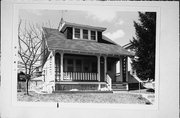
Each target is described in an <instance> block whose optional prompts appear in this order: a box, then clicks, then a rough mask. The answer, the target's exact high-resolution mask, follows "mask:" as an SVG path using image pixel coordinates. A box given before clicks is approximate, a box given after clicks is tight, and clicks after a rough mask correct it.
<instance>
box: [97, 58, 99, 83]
mask: <svg viewBox="0 0 180 118" xmlns="http://www.w3.org/2000/svg"><path fill="white" fill-rule="evenodd" d="M97 61H98V62H97V64H98V66H97V70H98V72H97V80H98V81H99V82H100V55H98V56H97Z"/></svg>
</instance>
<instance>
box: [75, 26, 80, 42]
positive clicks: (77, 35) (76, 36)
mask: <svg viewBox="0 0 180 118" xmlns="http://www.w3.org/2000/svg"><path fill="white" fill-rule="evenodd" d="M74 33H75V35H74V37H75V38H78V39H79V38H80V29H78V28H75V31H74Z"/></svg>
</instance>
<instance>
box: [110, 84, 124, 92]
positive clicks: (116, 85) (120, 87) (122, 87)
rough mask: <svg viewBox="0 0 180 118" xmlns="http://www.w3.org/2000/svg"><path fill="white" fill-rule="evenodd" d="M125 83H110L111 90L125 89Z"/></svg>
mask: <svg viewBox="0 0 180 118" xmlns="http://www.w3.org/2000/svg"><path fill="white" fill-rule="evenodd" d="M126 85H127V84H112V90H113V91H124V90H126Z"/></svg>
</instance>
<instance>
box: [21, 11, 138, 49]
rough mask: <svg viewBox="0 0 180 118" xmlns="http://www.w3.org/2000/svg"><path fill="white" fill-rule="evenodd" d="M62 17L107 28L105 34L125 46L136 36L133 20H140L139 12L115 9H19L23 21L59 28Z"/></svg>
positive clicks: (70, 20) (74, 21) (69, 20)
mask: <svg viewBox="0 0 180 118" xmlns="http://www.w3.org/2000/svg"><path fill="white" fill-rule="evenodd" d="M61 17H63V19H64V20H65V21H67V22H72V23H77V24H84V25H91V26H98V27H104V28H107V29H106V30H105V31H104V32H103V35H105V36H107V37H108V38H110V39H111V40H113V41H114V42H116V43H118V44H119V45H121V46H123V45H125V44H127V43H129V42H130V40H132V38H133V37H135V28H134V23H133V21H138V12H135V11H134V12H130V11H129V12H125V11H114V10H91V11H85V10H83V11H75V10H63V11H61V10H33V9H26V10H25V9H23V10H20V11H19V18H20V19H22V21H24V22H25V21H26V22H30V23H33V24H38V25H40V26H41V25H43V26H45V27H50V28H55V29H57V28H58V25H59V22H60V19H61Z"/></svg>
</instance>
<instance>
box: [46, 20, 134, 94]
mask: <svg viewBox="0 0 180 118" xmlns="http://www.w3.org/2000/svg"><path fill="white" fill-rule="evenodd" d="M105 30H106V28H103V27H95V26H89V25H82V24H75V23H70V22H65V21H63V20H61V22H60V25H59V29H51V28H43V31H44V37H43V39H44V46H43V48H44V47H47V48H48V50H46V51H45V52H44V56H43V75H44V81H45V82H46V83H51V85H52V88H53V91H61V90H107V91H111V90H112V89H113V87H114V88H116V87H117V89H118V86H116V85H117V84H119V85H120V86H119V88H123V87H121V86H125V88H123V89H125V90H128V83H127V82H128V70H127V58H128V56H133V53H131V52H129V51H127V50H126V49H124V48H122V47H121V46H120V45H118V44H116V43H115V42H113V41H112V40H110V39H109V38H107V37H105V36H104V35H103V34H102V33H103V31H105ZM118 61H120V77H119V78H117V77H116V64H117V62H118Z"/></svg>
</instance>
